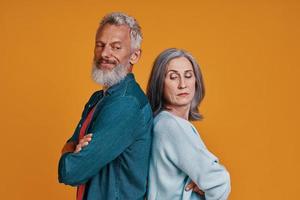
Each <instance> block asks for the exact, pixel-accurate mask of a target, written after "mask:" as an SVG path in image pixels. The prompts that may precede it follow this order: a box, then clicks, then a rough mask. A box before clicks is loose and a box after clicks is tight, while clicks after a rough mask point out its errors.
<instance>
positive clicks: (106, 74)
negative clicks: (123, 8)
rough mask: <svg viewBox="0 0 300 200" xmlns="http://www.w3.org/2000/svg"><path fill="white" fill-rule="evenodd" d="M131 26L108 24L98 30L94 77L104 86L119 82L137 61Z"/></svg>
mask: <svg viewBox="0 0 300 200" xmlns="http://www.w3.org/2000/svg"><path fill="white" fill-rule="evenodd" d="M130 41H131V40H130V28H129V27H128V26H126V25H120V26H117V25H111V24H106V25H104V26H103V27H102V28H100V29H99V30H98V31H97V35H96V43H95V49H94V62H93V68H92V77H93V79H94V81H95V82H97V83H98V84H101V85H104V86H108V87H110V86H112V85H115V84H117V83H119V82H120V81H121V80H122V79H123V78H125V76H126V75H127V73H128V72H129V71H130V68H131V66H132V64H134V63H135V62H137V60H138V57H137V56H136V53H133V54H132V53H131V42H130Z"/></svg>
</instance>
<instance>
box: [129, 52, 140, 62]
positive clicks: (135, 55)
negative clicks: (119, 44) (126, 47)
mask: <svg viewBox="0 0 300 200" xmlns="http://www.w3.org/2000/svg"><path fill="white" fill-rule="evenodd" d="M141 54H142V50H141V49H137V50H135V51H134V52H133V53H132V54H131V56H130V59H129V63H130V64H131V65H134V64H136V63H137V62H138V61H139V59H140V57H141Z"/></svg>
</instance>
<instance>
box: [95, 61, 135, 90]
mask: <svg viewBox="0 0 300 200" xmlns="http://www.w3.org/2000/svg"><path fill="white" fill-rule="evenodd" d="M129 67H130V65H128V66H127V67H126V66H124V65H121V64H119V65H117V66H115V67H114V68H113V69H112V70H102V69H99V68H98V67H97V66H96V62H95V61H94V62H93V66H92V78H93V80H94V81H95V82H96V83H98V84H100V85H103V86H107V87H110V86H113V85H115V84H117V83H119V82H120V81H121V80H123V79H124V78H125V77H126V75H127V74H128V70H129Z"/></svg>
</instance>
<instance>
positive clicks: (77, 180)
mask: <svg viewBox="0 0 300 200" xmlns="http://www.w3.org/2000/svg"><path fill="white" fill-rule="evenodd" d="M139 119H141V109H140V107H139V104H138V102H137V100H135V99H134V98H133V97H119V98H118V99H117V100H114V101H113V102H111V103H110V104H109V105H106V106H104V107H103V108H102V109H101V111H100V113H99V115H98V116H97V118H96V119H94V120H95V121H94V123H93V124H94V126H93V127H92V131H91V132H92V133H93V137H92V140H91V142H90V143H89V145H88V146H86V147H84V148H83V149H82V150H81V151H80V152H79V153H66V154H64V155H63V156H62V157H61V159H60V161H59V182H61V183H65V184H68V185H73V186H75V185H80V184H83V183H86V182H87V181H88V180H89V179H90V178H91V177H93V176H94V175H96V174H97V173H98V172H99V171H100V170H101V168H102V167H104V166H105V165H106V164H108V163H109V162H111V161H112V160H114V159H115V158H116V157H117V156H118V155H120V154H121V153H122V152H123V151H124V150H125V149H126V148H127V147H129V146H130V144H132V143H133V142H134V140H135V136H134V130H135V128H136V127H137V125H138V124H139Z"/></svg>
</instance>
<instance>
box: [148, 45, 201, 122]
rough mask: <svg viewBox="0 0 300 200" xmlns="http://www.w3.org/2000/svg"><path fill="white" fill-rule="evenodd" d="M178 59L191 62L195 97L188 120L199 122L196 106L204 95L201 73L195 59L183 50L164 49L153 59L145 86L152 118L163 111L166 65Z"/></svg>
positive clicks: (199, 116)
mask: <svg viewBox="0 0 300 200" xmlns="http://www.w3.org/2000/svg"><path fill="white" fill-rule="evenodd" d="M180 57H185V58H186V59H188V60H189V61H190V62H191V64H192V66H193V70H194V74H195V78H196V85H195V95H194V98H193V100H192V103H191V108H190V111H189V120H200V119H202V118H203V117H202V115H201V114H200V113H199V110H198V106H199V105H200V103H201V101H202V100H203V98H204V95H205V90H204V84H203V78H202V73H201V70H200V67H199V65H198V63H197V62H196V59H195V58H194V57H193V56H192V55H191V54H190V53H189V52H187V51H185V50H183V49H175V48H170V49H166V50H165V51H163V52H162V53H160V54H159V55H158V56H157V58H156V59H155V61H154V64H153V67H152V71H151V75H150V78H149V81H148V86H147V96H148V99H149V103H150V105H151V107H152V111H153V113H154V116H156V115H157V114H158V113H160V112H161V111H162V110H164V109H165V107H164V103H165V100H164V81H165V77H166V71H167V65H168V63H169V62H170V61H171V60H173V59H175V58H180Z"/></svg>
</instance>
